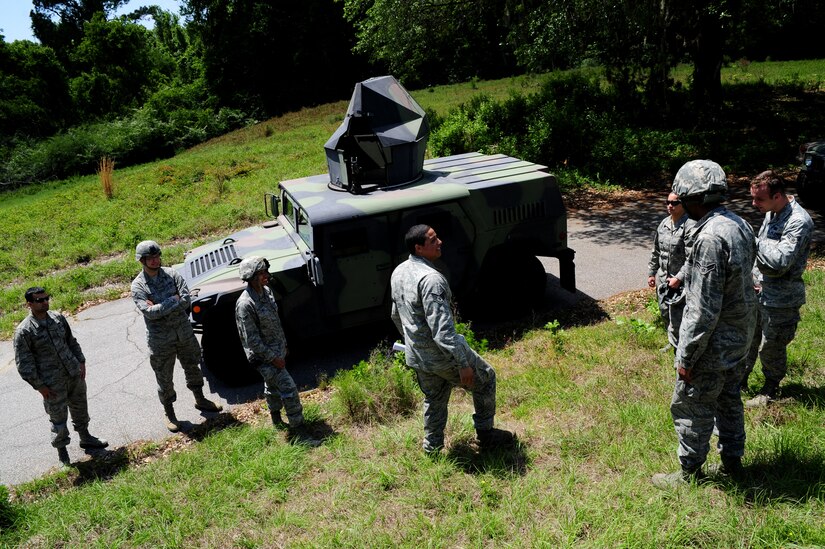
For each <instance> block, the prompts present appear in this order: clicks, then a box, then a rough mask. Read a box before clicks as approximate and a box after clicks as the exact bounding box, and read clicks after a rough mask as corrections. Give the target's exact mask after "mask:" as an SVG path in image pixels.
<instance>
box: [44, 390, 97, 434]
mask: <svg viewBox="0 0 825 549" xmlns="http://www.w3.org/2000/svg"><path fill="white" fill-rule="evenodd" d="M49 388H50V389H51V390H52V391H54V392H55V393H57V396H55V397H54V398H52V399H49V400H46V399H43V407H44V408H45V409H46V413H47V414H48V415H49V421H50V422H51V424H52V446H54V447H55V448H63V447H65V446H68V445H69V440H70V438H69V428H68V426H67V421H68V419H69V412H71V414H72V424H73V425H74V430H75V431H80V430H84V429H87V428H88V427H89V407H88V403H87V401H86V380H84V379H81V377H80V376H79V375H78V376H73V377H69V376H63V377H60V378H59V381H57V382H56V383H54V384H53V385H51V386H49Z"/></svg>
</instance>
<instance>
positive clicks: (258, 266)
mask: <svg viewBox="0 0 825 549" xmlns="http://www.w3.org/2000/svg"><path fill="white" fill-rule="evenodd" d="M268 270H269V261H267V260H266V258H264V257H261V256H257V255H253V256H251V257H247V258H246V259H244V260H243V261H241V264H240V265H239V266H238V274H239V275H240V276H241V280H243V281H245V282H249V281H250V280H252V277H253V276H255V273H258V272H260V271H268Z"/></svg>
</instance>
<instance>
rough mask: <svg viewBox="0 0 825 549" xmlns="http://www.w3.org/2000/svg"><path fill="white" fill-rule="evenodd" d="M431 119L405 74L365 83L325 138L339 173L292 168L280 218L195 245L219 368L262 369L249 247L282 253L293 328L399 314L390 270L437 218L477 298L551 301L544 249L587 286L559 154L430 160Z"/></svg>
mask: <svg viewBox="0 0 825 549" xmlns="http://www.w3.org/2000/svg"><path fill="white" fill-rule="evenodd" d="M428 131H429V130H428V124H427V117H426V114H425V112H424V110H423V109H421V107H420V106H419V105H418V104H417V103H416V102H415V100H414V99H413V98H412V97H411V96H410V95H409V94H408V93H407V91H406V90H405V89H404V88H403V87H402V86H401V85H400V84H399V83H398V82H397V81H396V80H395V79H394V78H393V77H391V76H385V77H380V78H373V79H370V80H367V81H364V82H361V83H359V84H357V85H356V88H355V91H354V93H353V96H352V100H351V101H350V104H349V108H348V110H347V115H346V119H345V120H344V122H343V123H342V125H341V127H340V128H339V129H338V130H337V131H336V132H335V133H334V134H333V135H332V137H331V138H330V139H329V141H328V142H327V144H326V146H325V149H326V156H327V165H328V168H329V173H328V174H323V175H316V176H312V177H305V178H301V179H293V180H289V181H283V182H281V183H280V185H279V189H278V192H277V194H268V195H267V197H266V200H265V204H266V208H265V209H266V213H267V215H268V216H270V217H271V218H272V219H271V220H270V221H267V222H265V223H263V224H261V225H258V226H255V227H250V228H248V229H245V230H242V231H240V232H237V233H234V234H232V235H229V236H227V237H226V238H224V239H222V240H220V241H217V242H214V243H211V244H207V245H205V246H201V247H199V248H197V249H194V250H192V251H190V252H188V253H187V255H186V258H185V263H183V264H181V265H177V266H176V268H177V269H178V270H179V272H180V273H181V274H182V275H183V276H184V278H185V279H186V281H187V283H188V285H189V288H190V290H191V291H192V293H193V296H194V297H193V300H192V309H191V320H192V323H193V325H194V327H195V329H196V330H201V331H202V333H203V337H202V347H203V354H204V357H203V358H204V363H205V365H206V367H207V368H209V369H210V370H211V371H212V372H213V373H214V374H215V375H217V376H218V377H220V378H221V379H223V380H224V381H226V382H229V383H232V382H233V381H237V382H245V381H247V380H248V379H249V377H248V375H247V374H248V373H249V372H250V371H251V368H249V365H248V364H247V363H246V359H245V357H244V354H243V351H242V349H241V347H240V342H239V339H238V334H237V330H236V328H235V321H234V306H235V301H236V300H237V298H238V296H239V295H240V293H241V291H243V289H244V288H245V284H244V283H243V282H242V281H241V279H240V277H239V276H238V264H239V263H240V261H241V260H242V259H243V258H245V257H247V256H250V255H259V256H263V257H266V258H267V259H268V260H269V263H270V270H271V274H272V276H271V281H270V286H271V288H272V290H273V291H274V293H275V296H276V298H277V299H278V302H279V307H280V311H281V315H282V320H283V323H284V328H285V330H286V331H287V337H288V338H291V340H292V341H294V339H295V338H296V337H297V338H301V339H312V338H314V337H316V336H319V335H322V334H325V333H330V332H335V331H338V330H342V329H346V328H352V327H356V326H362V325H366V324H369V323H375V322H378V321H383V320H387V319H388V318H389V313H390V291H389V287H390V275H391V273H392V271H393V269H394V268H395V266H396V265H398V264H399V263H400V262H402V261H403V260H405V259H406V257H407V255H408V254H407V252H406V250H405V249H404V243H403V235H404V233H405V232H406V230H407V229H408V228H409V227H410V226H412V225H414V224H417V223H426V224H428V225H431V226H432V227H434V228H435V229H436V230H437V231H438V234H439V236H440V237H441V239H442V240H443V241H444V256H443V259H442V260H441V261H440V264H439V265H437V267H438V268H439V269H441V270H442V271H443V272H444V274H445V275H446V276H447V278H448V280H449V281H450V285H451V287H452V288H453V290H454V294H455V295H456V297H457V298H458V299H459V302H461V301H463V302H464V303H467V304H468V306H472V304H473V303H482V305H483V308H484V309H485V310H487V309H493V310H495V309H498V310H506V309H518V308H520V307H522V308H524V307H529V306H530V305H531V304H535V303H536V302H538V301H539V300H540V299H541V297H542V296H543V293H544V290H545V285H546V280H547V279H546V274H545V271H544V268H543V266H542V264H541V262H540V261H539V260H538V259H537V257H536V256H547V257H555V258H558V260H559V266H560V268H559V272H560V284H561V286H562V287H563V288H566V289H568V290H570V291H575V267H574V263H573V257H574V252H573V250H571V249H570V248H568V247H567V216H566V211H565V207H564V203H563V201H562V197H561V194H560V192H559V189H558V187H557V185H556V181H555V178H554V177H553V176H552V175H550V174H549V173H547V171H546V167H544V166H540V165H537V164H534V163H531V162H526V161H523V160H519V159H516V158H512V157H508V156H505V155H501V154H496V155H484V154H479V153H467V154H459V155H455V156H449V157H444V158H434V159H430V160H424V153H425V149H426V143H427V136H428Z"/></svg>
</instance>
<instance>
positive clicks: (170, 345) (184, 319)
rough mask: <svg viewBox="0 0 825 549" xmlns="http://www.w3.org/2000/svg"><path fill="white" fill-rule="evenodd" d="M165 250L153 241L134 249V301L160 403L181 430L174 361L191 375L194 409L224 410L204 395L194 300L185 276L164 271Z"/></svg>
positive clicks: (169, 425) (169, 424)
mask: <svg viewBox="0 0 825 549" xmlns="http://www.w3.org/2000/svg"><path fill="white" fill-rule="evenodd" d="M160 256H161V250H160V246H158V243H157V242H155V241H153V240H144V241H143V242H141V243H140V244H138V245H137V247H136V248H135V259H136V260H137V261H140V263H141V265H143V270H142V271H141V272H140V273H139V274H138V275H137V276H136V277H135V279H134V280H133V281H132V299H133V300H134V302H135V305H137V308H138V310H139V311H140V312H141V313H142V314H143V320H144V321H146V342H147V344H148V345H149V363H150V364H151V365H152V370H154V372H155V377H156V378H157V381H158V398H159V399H160V403H161V404H162V405H163V410H164V412H165V413H166V428H167V429H169V430H170V431H172V432H173V433H175V432H177V431H179V430H180V422H179V421H178V418H177V417H176V416H175V408H174V406H173V405H172V403H174V402H175V400H176V399H177V394H176V393H175V386H174V384H173V382H172V374H173V369H174V367H175V358H176V357H177V358H178V360H180V364H181V366H183V372H184V374H185V375H186V386H187V387H188V388H189V390H191V391H192V393H193V394H194V395H195V408H197V409H198V410H201V411H202V412H220V411H221V410H222V409H223V407H222V406H221V405H219V404H215V403H214V402H212V401H211V400H209V399H207V398H206V397H205V396H203V374H202V373H201V369H200V362H201V347H200V344H198V340H197V338H196V337H195V333H194V332H193V331H192V325H191V324H190V323H189V314H188V312H187V310H188V308H189V303H190V301H191V297H190V296H189V288H188V287H187V286H186V282H185V281H184V280H183V277H182V276H181V275H179V274H178V273H177V271H175V270H174V269H170V268H168V267H161V264H160V263H161V259H160Z"/></svg>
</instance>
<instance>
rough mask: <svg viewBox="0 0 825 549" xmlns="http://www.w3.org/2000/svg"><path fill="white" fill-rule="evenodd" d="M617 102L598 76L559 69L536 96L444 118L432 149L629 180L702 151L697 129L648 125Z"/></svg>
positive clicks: (472, 104)
mask: <svg viewBox="0 0 825 549" xmlns="http://www.w3.org/2000/svg"><path fill="white" fill-rule="evenodd" d="M617 101H618V99H617V97H616V96H615V94H614V93H613V91H612V90H610V89H605V88H603V87H602V84H601V83H600V81H599V79H598V78H595V77H592V76H591V77H587V76H585V75H583V74H580V73H576V72H568V73H556V74H554V75H552V76H551V77H550V78H549V79H548V80H547V82H545V84H544V85H543V86H542V89H541V90H540V91H539V92H537V93H535V94H531V95H529V96H522V95H513V96H511V97H510V98H508V99H506V100H504V101H500V102H499V101H494V100H492V99H490V98H489V97H487V96H484V95H479V96H475V97H473V99H472V100H471V101H469V102H468V103H466V104H464V105H462V106H461V107H459V108H458V109H456V110H453V111H451V113H450V114H449V115H448V116H447V117H445V118H444V119H442V120H440V121H439V124H438V126H437V127H434V129H433V132H432V134H431V136H430V147H431V149H432V154H433V156H440V155H449V154H458V153H464V152H468V151H481V152H484V153H487V154H494V153H504V154H509V155H513V156H518V157H520V158H525V159H527V160H530V161H532V162H537V163H540V164H546V165H548V166H550V167H551V168H553V170H554V171H558V170H559V169H569V168H574V169H576V170H578V171H579V172H581V173H582V175H584V176H585V177H587V178H593V179H596V180H600V181H602V182H610V181H611V180H612V181H615V182H619V183H623V184H624V183H625V182H626V181H627V179H628V178H646V177H649V176H650V175H652V174H653V175H655V174H658V173H661V172H663V171H667V172H671V171H675V169H677V168H678V167H679V166H681V165H682V164H683V163H684V162H685V161H686V160H688V159H690V158H693V157H695V156H697V154H698V149H697V147H695V146H693V145H692V144H691V142H690V141H689V137H690V136H689V134H687V133H686V132H684V131H681V130H674V131H663V130H660V129H657V128H652V127H646V126H644V125H642V124H641V120H640V119H638V117H637V116H636V115H635V114H633V112H634V109H632V108H627V109H618V108H617V107H616V104H617Z"/></svg>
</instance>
